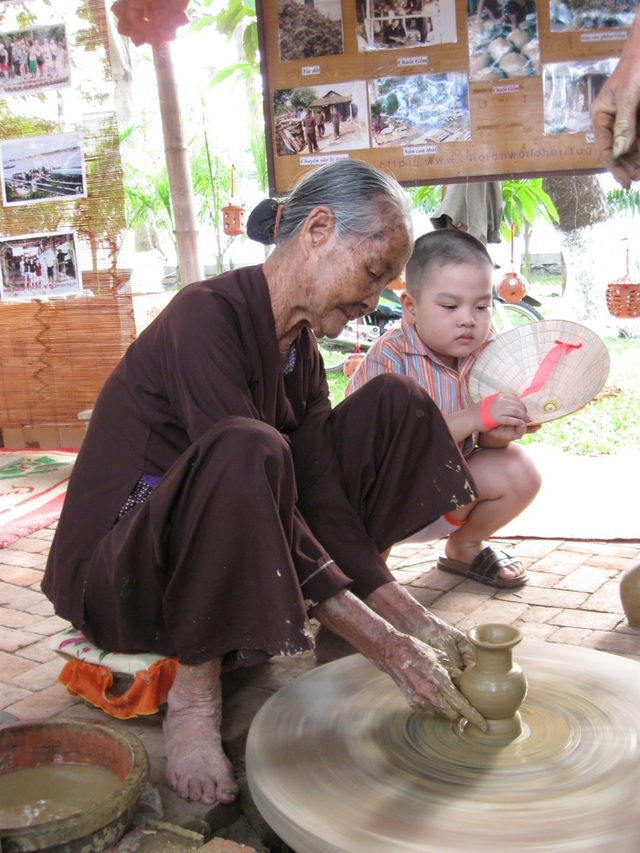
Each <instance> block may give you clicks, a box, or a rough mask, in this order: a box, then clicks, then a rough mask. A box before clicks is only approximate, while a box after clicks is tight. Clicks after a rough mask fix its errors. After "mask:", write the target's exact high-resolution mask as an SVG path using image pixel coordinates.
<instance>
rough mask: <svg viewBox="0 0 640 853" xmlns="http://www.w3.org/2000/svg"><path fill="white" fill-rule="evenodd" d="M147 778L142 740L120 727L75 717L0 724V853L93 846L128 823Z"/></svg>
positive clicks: (94, 850) (78, 851) (73, 852)
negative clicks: (78, 719) (53, 720)
mask: <svg viewBox="0 0 640 853" xmlns="http://www.w3.org/2000/svg"><path fill="white" fill-rule="evenodd" d="M148 777H149V759H148V756H147V753H146V750H145V748H144V746H143V745H142V743H141V741H140V740H139V739H138V738H137V737H135V736H134V735H131V734H129V733H128V732H126V731H123V730H116V729H114V728H111V727H110V726H107V725H102V724H97V723H84V722H76V721H56V722H38V721H36V722H26V723H19V724H16V725H11V726H5V727H4V728H0V849H1V850H2V853H26V851H33V850H50V851H56V853H85V851H89V850H90V851H91V853H100V851H103V850H105V849H106V848H107V847H111V846H112V845H113V844H115V843H116V842H117V841H119V839H120V838H122V836H123V835H124V834H125V832H126V831H127V829H128V828H129V826H130V825H131V822H132V820H133V816H134V813H135V810H136V806H137V803H138V800H139V799H140V796H141V794H142V792H143V790H144V787H145V785H146V783H147V780H148ZM2 791H4V794H2ZM43 792H44V793H43Z"/></svg>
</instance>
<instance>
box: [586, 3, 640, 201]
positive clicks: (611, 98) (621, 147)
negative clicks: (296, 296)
mask: <svg viewBox="0 0 640 853" xmlns="http://www.w3.org/2000/svg"><path fill="white" fill-rule="evenodd" d="M639 109H640V12H639V11H636V15H635V18H634V20H633V24H632V26H631V29H630V31H629V33H628V37H627V41H626V42H625V46H624V49H623V51H622V56H621V57H620V59H619V61H618V64H617V65H616V67H615V68H614V70H613V72H612V73H611V76H610V77H609V79H608V80H607V81H606V82H605V84H604V86H603V87H602V89H601V90H600V92H599V94H598V97H597V98H596V99H595V101H594V102H593V104H592V106H591V121H592V123H593V132H594V136H595V142H596V148H597V150H598V157H599V158H600V161H601V162H602V165H603V166H604V167H605V168H606V169H608V170H609V171H610V172H611V174H612V175H613V177H614V178H615V179H616V181H618V183H619V184H621V185H622V186H623V187H624V188H625V189H629V187H630V186H631V182H632V181H637V180H639V179H640V148H639V147H638V136H639V135H640V122H639V119H638V116H639Z"/></svg>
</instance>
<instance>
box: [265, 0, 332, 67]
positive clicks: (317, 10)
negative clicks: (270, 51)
mask: <svg viewBox="0 0 640 853" xmlns="http://www.w3.org/2000/svg"><path fill="white" fill-rule="evenodd" d="M278 48H279V51H280V61H281V62H286V61H287V60H289V59H312V58H313V57H320V56H336V55H339V54H341V53H344V38H343V30H342V2H341V0H278Z"/></svg>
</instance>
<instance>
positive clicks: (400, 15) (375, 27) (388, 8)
mask: <svg viewBox="0 0 640 853" xmlns="http://www.w3.org/2000/svg"><path fill="white" fill-rule="evenodd" d="M356 38H357V41H358V50H359V51H366V50H389V49H394V48H395V49H398V48H409V47H427V46H431V45H434V44H449V43H451V42H455V41H457V33H456V4H455V0H395V2H391V0H356Z"/></svg>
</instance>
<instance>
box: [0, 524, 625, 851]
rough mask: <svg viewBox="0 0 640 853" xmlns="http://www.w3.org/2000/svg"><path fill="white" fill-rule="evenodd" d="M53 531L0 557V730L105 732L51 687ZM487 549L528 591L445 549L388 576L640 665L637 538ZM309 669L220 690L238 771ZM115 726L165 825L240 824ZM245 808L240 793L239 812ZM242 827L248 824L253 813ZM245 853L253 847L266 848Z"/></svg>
mask: <svg viewBox="0 0 640 853" xmlns="http://www.w3.org/2000/svg"><path fill="white" fill-rule="evenodd" d="M54 529H55V525H54V526H52V527H50V528H47V529H44V530H40V531H38V532H36V533H32V534H31V535H30V536H27V537H26V538H24V539H21V540H19V541H18V542H15V543H14V544H13V545H10V546H9V547H7V548H4V549H1V550H0V725H2V724H5V725H6V724H11V723H15V722H18V721H25V720H32V719H51V718H65V717H74V718H78V717H80V718H85V719H93V720H97V721H100V722H105V721H107V722H112V721H111V719H110V718H107V717H106V716H105V715H103V714H102V712H101V711H97V710H96V709H93V708H88V707H86V706H85V705H84V703H83V702H82V701H81V700H79V699H78V698H77V697H73V696H71V695H69V694H68V693H67V691H66V689H65V688H64V687H62V686H61V685H60V684H58V683H57V682H56V679H57V676H58V674H59V672H60V670H61V668H62V663H61V660H60V658H59V657H58V656H57V655H56V654H55V653H54V652H53V651H51V649H50V637H51V636H52V635H53V634H55V633H57V632H58V631H60V630H61V629H62V628H64V627H66V623H65V622H64V621H63V620H61V619H59V618H58V617H57V616H55V615H54V613H53V609H52V607H51V605H50V603H49V602H48V601H47V599H45V597H44V596H43V595H42V593H41V592H40V582H41V579H42V575H43V572H44V566H45V561H46V557H47V553H48V550H49V545H50V542H51V538H52V537H53V533H54ZM494 541H495V542H496V543H500V544H502V546H503V547H505V548H506V549H507V550H509V551H511V552H512V553H514V554H517V555H518V556H519V557H520V558H521V560H522V561H523V563H524V564H525V565H526V567H527V568H528V569H529V573H530V575H531V579H530V581H529V583H528V584H527V585H526V586H524V587H522V588H520V589H515V590H498V589H494V588H490V587H487V586H484V585H482V584H480V583H477V582H475V581H470V580H465V579H464V578H461V577H459V576H456V575H450V574H445V573H443V572H440V571H438V570H437V569H436V568H435V562H436V560H437V558H438V556H439V555H440V554H441V553H442V552H443V545H444V542H443V541H439V542H435V543H432V544H429V545H405V546H400V547H397V548H395V549H393V551H392V552H391V556H390V558H389V566H390V568H391V569H392V571H393V572H394V575H395V577H396V579H397V580H398V581H399V582H400V583H402V584H403V585H406V586H408V587H409V588H410V590H411V592H412V594H413V595H414V596H415V597H416V598H417V599H418V600H419V601H420V602H422V603H423V604H424V605H425V606H427V607H429V608H430V609H431V610H433V612H434V613H436V614H437V615H438V616H441V617H442V618H444V619H445V620H446V621H448V622H449V623H451V624H453V625H456V626H458V627H459V628H461V629H463V630H464V629H467V628H469V627H471V626H473V625H476V624H479V623H481V622H489V621H499V622H506V623H512V624H514V625H517V626H518V627H519V628H520V629H521V630H522V631H523V633H524V635H525V636H526V637H528V638H530V639H534V640H541V641H545V642H549V643H561V644H565V645H576V646H585V647H588V648H592V649H599V650H602V651H605V652H609V653H613V654H619V655H624V656H626V657H629V658H631V659H634V660H638V661H640V631H637V630H633V629H631V628H630V627H629V626H628V624H627V622H626V620H625V617H624V614H623V611H622V606H621V603H620V597H619V582H620V576H621V574H622V572H623V571H624V570H625V569H626V568H628V567H629V566H631V565H633V564H634V563H636V562H640V540H639V541H634V542H577V541H565V540H549V539H513V540H504V539H503V540H494ZM313 666H314V662H313V658H312V655H311V654H310V653H308V654H307V655H303V656H299V657H298V658H297V659H296V658H283V659H278V660H276V661H273V662H272V663H269V664H265V665H264V666H263V667H257V668H255V672H253V671H251V672H249V671H245V672H244V673H242V674H240V675H239V676H237V677H236V679H235V683H232V684H231V686H230V687H228V688H227V692H226V697H225V705H224V724H223V736H224V739H225V743H226V744H227V749H228V751H230V754H232V755H233V758H234V759H235V762H236V763H238V764H240V765H241V764H242V758H243V746H244V740H245V738H246V732H247V731H248V727H249V725H250V723H251V720H252V719H253V716H254V715H255V713H256V712H257V711H258V709H259V708H260V707H261V705H262V704H263V703H264V702H265V701H266V700H267V699H268V698H269V697H270V696H271V695H272V694H273V692H274V691H275V690H277V689H278V688H279V687H281V686H283V685H284V684H285V683H286V682H287V681H290V680H291V679H292V678H294V677H296V675H299V674H301V673H302V672H304V671H306V670H307V669H309V668H311V667H313ZM232 675H235V674H232ZM117 725H125V726H127V727H128V728H130V729H131V730H132V731H134V732H135V733H136V734H138V736H140V737H141V739H142V740H143V742H144V743H145V746H146V747H147V751H148V752H149V754H150V759H151V764H152V776H151V780H152V782H154V783H155V784H156V785H157V786H158V787H159V788H160V793H161V797H162V800H163V804H164V817H165V818H166V819H170V820H173V821H174V823H178V824H181V825H183V826H190V827H193V826H194V825H196V826H197V825H203V823H202V822H203V821H204V823H206V824H208V825H209V827H211V828H212V829H213V830H215V829H216V826H217V827H220V826H224V825H225V824H229V823H231V822H233V821H235V820H236V819H237V818H238V817H239V815H240V812H239V811H238V809H237V808H236V809H234V808H233V807H231V808H230V807H226V809H225V808H223V809H220V808H219V807H213V808H212V807H203V806H201V805H200V804H191V803H184V802H183V801H181V800H179V799H178V798H177V797H175V795H173V794H171V792H169V791H168V790H166V788H163V782H162V779H163V766H164V765H163V760H164V756H163V753H162V737H161V730H160V726H159V725H158V724H157V721H156V723H155V724H154V723H153V722H150V721H144V722H143V723H140V722H131V723H120V722H117ZM241 788H242V782H241ZM249 799H250V798H249V797H248V796H247V792H246V787H245V788H243V810H244V812H245V813H246V812H247V810H248V809H249V808H250V804H249V802H248V801H249ZM251 821H252V824H254V825H255V823H256V815H255V813H254V814H253V815H251ZM250 840H253V838H252V839H250ZM254 843H256V847H257V849H264V848H262V847H260V846H259V843H258V842H254Z"/></svg>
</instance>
